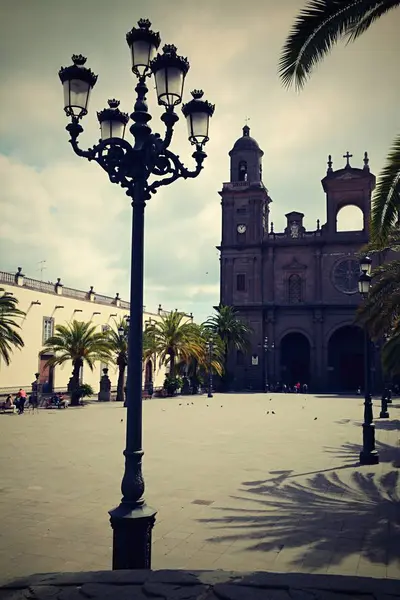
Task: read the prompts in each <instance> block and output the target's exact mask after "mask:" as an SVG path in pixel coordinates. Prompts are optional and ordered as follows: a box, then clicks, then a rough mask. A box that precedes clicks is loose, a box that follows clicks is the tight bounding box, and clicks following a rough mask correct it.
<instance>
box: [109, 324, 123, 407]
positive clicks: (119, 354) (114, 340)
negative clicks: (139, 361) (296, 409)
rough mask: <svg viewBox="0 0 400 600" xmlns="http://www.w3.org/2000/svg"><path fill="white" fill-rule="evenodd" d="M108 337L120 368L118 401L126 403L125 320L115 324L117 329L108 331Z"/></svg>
mask: <svg viewBox="0 0 400 600" xmlns="http://www.w3.org/2000/svg"><path fill="white" fill-rule="evenodd" d="M106 336H107V338H108V341H109V344H110V350H111V352H112V353H113V354H114V357H115V362H116V363H117V366H118V383H117V397H116V400H117V401H121V402H123V401H124V388H125V371H126V367H127V365H128V339H127V337H128V325H127V322H126V320H125V319H120V321H119V322H118V323H117V322H116V323H115V329H108V330H107V331H106Z"/></svg>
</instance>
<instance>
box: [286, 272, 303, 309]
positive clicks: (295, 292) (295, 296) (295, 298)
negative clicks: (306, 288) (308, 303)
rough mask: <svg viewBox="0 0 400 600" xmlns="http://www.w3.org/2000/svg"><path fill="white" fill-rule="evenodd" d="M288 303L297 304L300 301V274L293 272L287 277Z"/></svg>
mask: <svg viewBox="0 0 400 600" xmlns="http://www.w3.org/2000/svg"><path fill="white" fill-rule="evenodd" d="M288 284H289V285H288V287H289V304H299V302H302V301H303V299H302V294H301V291H302V290H301V287H302V285H301V284H302V281H301V277H300V275H297V274H296V273H294V274H293V275H291V276H290V277H289V282H288Z"/></svg>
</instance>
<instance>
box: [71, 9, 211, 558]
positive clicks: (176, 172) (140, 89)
mask: <svg viewBox="0 0 400 600" xmlns="http://www.w3.org/2000/svg"><path fill="white" fill-rule="evenodd" d="M150 25H151V23H150V21H148V20H147V19H141V20H140V21H139V22H138V27H134V28H133V29H132V30H131V31H130V32H129V33H128V34H127V35H126V40H127V43H128V46H129V49H130V52H131V56H132V71H133V73H134V75H135V76H136V77H137V79H138V83H137V85H136V88H135V90H136V93H137V96H136V102H135V105H134V109H133V112H132V114H131V115H130V118H131V119H132V121H133V124H132V125H131V127H130V129H129V130H130V132H131V134H132V136H133V141H132V142H131V143H130V142H128V141H127V140H125V139H124V134H125V129H126V126H127V124H128V121H129V117H128V115H127V113H124V112H121V111H120V109H119V102H118V101H117V100H109V102H108V105H109V107H108V108H106V109H104V110H103V111H101V112H99V113H98V114H97V116H98V120H99V124H100V131H101V139H100V141H99V143H98V144H96V145H94V146H93V147H92V148H89V149H88V150H82V149H81V148H80V147H79V145H78V137H79V135H80V134H81V133H82V132H83V128H82V126H81V124H80V121H81V119H82V118H83V117H84V116H85V115H86V114H87V112H88V102H89V96H90V93H91V91H92V89H93V87H94V85H95V83H96V80H97V76H96V75H94V73H93V72H92V71H91V70H90V69H88V68H86V67H85V66H84V65H85V62H86V58H84V57H83V56H81V55H74V56H73V57H72V61H73V63H74V64H73V65H72V66H70V67H67V68H61V70H60V72H59V76H60V79H61V82H62V84H63V88H64V110H65V112H66V114H67V116H68V117H70V118H71V122H70V123H69V125H67V128H66V129H67V131H68V133H69V135H70V140H69V141H70V143H71V145H72V148H73V150H74V152H75V153H76V154H77V155H78V156H81V157H83V158H86V159H88V160H89V161H94V162H97V163H98V164H99V165H100V167H102V169H104V170H105V172H106V173H107V175H108V177H109V179H110V181H111V182H112V183H117V184H119V185H120V186H121V187H122V188H124V189H125V190H126V195H127V196H128V197H129V198H130V199H131V201H132V207H133V219H132V253H131V291H130V327H129V341H128V346H129V352H128V385H127V418H126V421H127V423H126V449H125V451H124V456H125V472H124V475H123V478H122V484H121V491H122V500H121V503H120V505H119V506H118V507H117V508H115V509H113V510H111V511H110V513H109V514H110V521H111V526H112V528H113V569H142V568H146V569H148V568H150V566H151V531H152V528H153V525H154V522H155V515H156V511H155V510H153V509H152V508H150V507H149V506H147V505H146V503H145V501H144V498H143V494H144V487H145V486H144V481H143V476H142V456H143V450H142V338H143V238H144V208H145V204H146V201H147V200H149V199H150V197H151V194H155V193H156V192H157V189H158V188H159V187H160V186H163V185H168V184H170V183H172V182H173V181H176V180H177V179H179V178H184V179H187V178H189V177H197V176H198V175H199V173H200V171H201V170H202V168H203V161H204V159H205V158H206V154H205V152H204V151H203V146H204V144H205V143H206V142H207V141H208V139H209V138H208V127H209V120H210V117H211V116H212V114H213V112H214V106H213V105H212V104H210V103H209V102H207V101H205V100H203V99H202V97H203V92H202V91H201V90H195V91H194V92H192V96H193V99H192V100H191V101H190V102H188V103H187V104H184V105H183V107H182V112H183V114H184V116H185V117H186V120H187V125H188V130H189V141H190V142H191V144H193V145H194V147H195V151H194V152H193V155H192V156H193V158H194V160H195V162H196V167H195V169H194V170H189V169H187V168H186V167H185V166H184V165H183V164H182V162H181V161H180V160H179V157H178V156H177V155H176V154H174V153H173V152H171V150H169V145H170V143H171V140H172V134H173V128H174V125H175V124H176V122H177V121H178V119H179V117H178V115H177V114H176V113H175V112H174V110H175V107H176V106H177V105H178V104H180V103H181V101H182V93H183V85H184V81H185V77H186V74H187V72H188V70H189V63H188V61H187V59H186V58H183V57H182V56H179V55H178V54H177V51H176V47H175V46H173V45H166V46H164V47H163V52H162V53H161V54H157V56H156V51H157V48H158V47H159V45H160V35H159V33H155V32H153V31H151V29H150ZM152 74H153V75H154V78H155V84H156V90H157V97H158V103H159V104H160V105H162V106H164V107H165V112H164V114H163V115H162V117H161V120H162V121H163V123H164V124H165V137H164V138H162V137H161V136H160V135H159V134H157V133H152V131H151V128H150V127H149V125H148V122H149V121H150V120H151V115H150V114H149V112H148V109H147V103H146V94H147V92H148V88H147V86H146V79H147V77H150V76H151V75H152ZM150 179H151V181H150Z"/></svg>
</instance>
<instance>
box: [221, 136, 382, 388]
mask: <svg viewBox="0 0 400 600" xmlns="http://www.w3.org/2000/svg"><path fill="white" fill-rule="evenodd" d="M229 156H230V167H231V168H230V180H229V182H226V183H224V184H223V187H222V191H221V192H220V196H221V199H222V201H221V205H222V240H221V245H220V246H218V249H219V250H220V263H221V272H220V302H221V304H225V305H230V306H233V307H234V308H235V309H236V310H237V312H238V314H239V316H240V317H241V318H242V320H244V321H245V322H246V323H248V324H249V325H250V327H251V329H252V335H251V340H250V348H249V350H248V352H245V353H243V352H241V351H236V350H235V351H232V352H231V354H230V356H229V370H230V372H231V373H232V374H233V381H232V384H231V385H232V388H233V389H236V390H243V389H253V390H264V389H266V386H267V385H271V384H276V383H277V382H280V383H281V384H282V383H286V384H287V385H293V384H295V383H297V382H298V381H299V382H300V383H302V384H303V383H307V384H308V387H309V389H310V391H314V392H318V391H323V392H329V391H332V392H338V391H347V392H351V391H353V392H354V391H356V390H357V388H358V387H359V386H361V387H362V386H363V381H364V336H363V331H362V329H361V328H360V327H359V326H358V325H357V324H356V323H355V312H356V308H357V306H358V305H359V303H360V296H359V293H358V277H359V273H360V270H359V256H358V252H359V251H360V249H361V248H362V247H363V246H364V245H365V244H366V243H367V242H368V222H369V216H370V208H371V194H372V191H373V189H374V187H375V176H374V175H373V174H372V173H371V172H370V169H369V164H368V157H367V154H365V155H364V161H363V166H362V167H361V168H355V167H352V166H351V165H350V158H351V156H350V155H349V154H348V153H347V155H345V157H344V158H345V164H344V167H343V168H341V169H339V170H333V168H332V161H331V159H330V157H329V161H328V169H327V173H326V176H325V177H324V178H323V179H322V187H323V190H324V192H325V195H326V215H327V218H326V223H324V224H320V223H319V221H317V223H316V228H315V229H314V231H308V230H306V228H305V227H304V224H303V219H304V214H303V213H302V212H298V211H292V212H290V213H288V214H287V215H286V227H285V229H284V230H283V231H280V232H277V231H274V227H273V224H272V223H270V218H269V215H270V202H271V198H270V196H269V193H268V190H267V189H266V188H265V186H264V184H263V182H262V157H263V151H262V150H261V149H260V147H259V145H258V143H257V142H256V140H254V139H253V138H252V137H250V129H249V127H248V126H247V125H246V126H245V127H243V135H242V137H241V138H239V139H238V140H237V141H236V142H235V144H234V146H233V148H232V150H231V151H230V153H229ZM346 205H353V206H357V207H358V208H359V209H360V210H361V211H362V213H363V228H362V230H360V231H338V230H337V215H338V212H339V210H340V209H341V208H343V207H344V206H346ZM375 260H378V259H375ZM372 354H373V381H374V382H375V384H376V385H379V382H380V380H381V372H380V361H379V348H377V347H375V346H373V349H372Z"/></svg>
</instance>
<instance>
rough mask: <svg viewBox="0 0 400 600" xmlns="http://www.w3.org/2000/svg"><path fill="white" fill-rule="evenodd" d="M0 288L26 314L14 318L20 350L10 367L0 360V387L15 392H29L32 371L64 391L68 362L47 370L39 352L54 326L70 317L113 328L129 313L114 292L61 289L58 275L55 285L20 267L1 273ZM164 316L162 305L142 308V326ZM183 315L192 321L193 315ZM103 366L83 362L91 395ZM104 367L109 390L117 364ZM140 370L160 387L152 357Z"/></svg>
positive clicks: (161, 371)
mask: <svg viewBox="0 0 400 600" xmlns="http://www.w3.org/2000/svg"><path fill="white" fill-rule="evenodd" d="M0 287H1V288H3V289H4V290H5V292H8V293H10V294H13V295H14V296H15V297H16V298H18V301H19V303H18V308H19V309H21V310H22V311H24V312H25V313H26V314H25V317H23V318H21V319H20V320H18V323H19V324H20V326H21V330H19V333H20V335H21V336H22V339H23V341H24V344H25V345H24V347H23V348H22V349H21V350H18V349H17V348H15V349H14V351H13V353H12V355H11V363H10V365H9V366H6V365H5V364H4V363H3V362H2V363H1V366H0V388H1V390H6V389H7V390H8V389H10V391H11V389H12V390H13V391H16V390H18V389H19V388H21V387H22V388H24V389H26V390H30V389H31V387H30V386H31V383H32V382H33V381H34V379H35V373H39V374H40V383H42V384H48V385H47V386H46V387H47V388H50V389H64V390H65V389H66V388H67V384H68V381H69V378H70V377H71V373H72V363H71V362H67V363H64V364H63V365H61V366H57V367H55V368H54V369H51V368H49V367H46V366H45V365H46V362H47V360H48V359H49V358H50V356H51V355H50V354H41V351H42V349H43V343H44V342H45V341H46V340H47V339H48V338H49V337H50V336H52V335H53V332H54V328H55V326H56V325H58V324H66V323H68V322H70V321H72V320H74V319H75V320H77V321H84V322H88V321H91V322H92V323H93V324H95V325H97V327H98V329H99V331H101V330H103V331H104V330H105V329H107V328H109V327H115V323H116V322H118V321H120V320H121V319H122V318H124V317H126V316H127V315H128V314H129V302H126V301H125V300H121V299H120V298H119V295H118V294H116V296H115V297H114V298H111V297H109V296H104V295H102V294H97V292H96V291H94V290H93V287H91V288H90V289H89V290H88V291H82V290H75V289H73V288H69V287H65V286H64V285H63V284H62V283H61V280H60V279H58V280H57V282H56V283H55V284H54V283H51V282H49V283H46V282H44V281H38V280H37V279H30V278H28V277H25V276H24V275H23V274H22V270H21V268H20V267H19V268H18V271H17V273H15V274H13V273H7V272H4V271H0ZM144 308H145V307H144ZM164 314H166V311H163V310H162V308H161V305H159V307H158V310H157V312H155V313H152V312H149V311H146V310H145V313H144V316H143V324H144V326H146V323H150V322H151V321H158V320H160V318H161V316H162V315H164ZM187 316H188V318H191V319H193V316H192V315H187ZM105 366H106V365H104V364H100V363H98V364H97V365H95V367H94V370H93V371H91V370H90V369H89V367H88V366H87V365H85V366H84V372H83V381H84V382H85V383H88V384H90V385H91V386H92V387H93V389H94V390H95V392H96V393H97V392H98V391H99V382H100V377H101V375H102V369H103V368H104V367H105ZM107 366H108V367H109V372H108V375H109V377H110V379H111V385H112V388H113V387H115V386H116V385H117V377H118V368H117V367H116V366H115V365H112V364H110V365H107ZM143 369H144V373H143V381H144V382H145V381H147V382H149V381H151V380H152V381H153V385H154V387H155V388H157V387H161V386H162V385H163V383H164V377H165V371H166V369H165V367H164V366H163V367H161V368H160V367H159V365H158V360H157V357H156V356H154V358H153V359H151V360H148V361H146V364H145V365H144V366H143Z"/></svg>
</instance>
